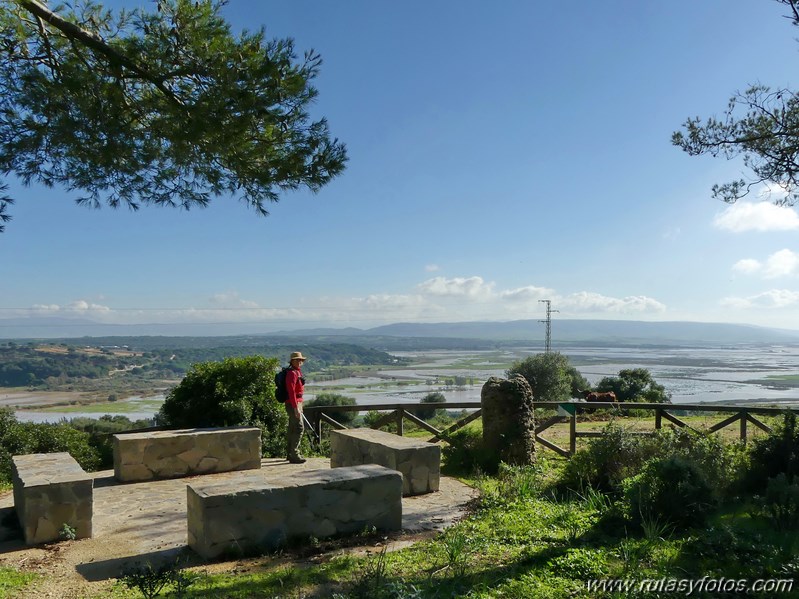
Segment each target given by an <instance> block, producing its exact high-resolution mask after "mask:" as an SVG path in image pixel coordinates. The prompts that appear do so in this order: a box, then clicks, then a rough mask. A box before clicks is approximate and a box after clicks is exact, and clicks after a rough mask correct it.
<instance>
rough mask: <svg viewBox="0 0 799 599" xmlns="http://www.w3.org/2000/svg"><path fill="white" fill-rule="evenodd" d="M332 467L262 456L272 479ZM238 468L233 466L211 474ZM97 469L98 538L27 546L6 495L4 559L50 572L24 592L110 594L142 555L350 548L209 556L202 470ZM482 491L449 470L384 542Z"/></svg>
mask: <svg viewBox="0 0 799 599" xmlns="http://www.w3.org/2000/svg"><path fill="white" fill-rule="evenodd" d="M329 467H330V462H329V460H327V459H324V458H311V459H309V460H308V462H307V463H305V464H302V465H291V464H289V463H288V462H286V461H285V460H279V459H266V460H263V462H262V468H261V472H262V473H263V474H264V476H265V477H266V478H267V479H268V478H269V477H270V476H273V475H276V476H283V475H285V474H289V473H291V472H292V471H295V470H297V469H314V468H329ZM235 475H236V473H234V472H229V473H223V474H212V475H206V476H205V477H203V478H208V477H215V478H225V477H230V476H235ZM92 476H93V477H94V514H93V518H92V526H93V538H91V539H81V540H77V541H64V542H61V543H53V544H50V545H45V546H39V547H26V546H25V545H24V543H23V542H22V540H21V538H20V531H19V528H18V527H16V526H15V524H16V518H15V514H14V512H13V503H14V501H13V496H12V495H11V493H10V492H9V493H6V494H5V495H3V496H0V565H3V566H11V567H14V568H18V569H20V570H24V571H33V572H37V573H40V574H43V575H44V579H43V580H42V581H41V582H39V583H37V584H36V585H35V586H34V587H31V589H30V590H28V591H27V592H26V593H27V594H26V595H24V596H27V597H37V598H38V597H42V598H49V597H52V598H59V599H60V598H65V599H72V598H78V597H102V596H103V595H104V593H105V592H106V591H107V589H108V587H109V586H110V585H111V584H113V582H114V580H115V578H116V577H117V576H119V574H120V573H121V572H122V571H123V570H124V569H125V568H126V567H130V566H132V565H133V564H134V563H136V562H147V561H149V562H151V563H153V564H159V563H164V562H165V561H174V560H175V559H176V558H177V557H178V556H179V555H184V556H185V557H186V559H188V563H189V565H192V566H195V567H196V568H197V569H199V570H203V571H207V572H212V573H214V572H223V571H224V572H232V571H244V570H248V569H253V568H261V567H263V566H264V563H265V562H267V563H268V562H269V560H272V559H280V560H281V563H286V561H287V559H289V560H290V559H295V560H297V561H298V562H304V561H307V560H308V559H309V558H312V559H314V560H318V559H325V558H326V557H329V556H330V555H332V554H333V553H335V552H337V551H341V550H342V549H341V547H340V544H339V545H336V544H334V543H331V544H330V545H329V546H324V544H323V546H322V547H321V548H318V549H315V550H314V552H315V553H316V554H317V555H313V556H311V555H310V554H308V553H307V551H305V550H303V549H298V550H296V551H295V552H294V554H293V555H292V554H289V555H284V556H282V557H280V558H264V557H261V558H253V559H249V560H234V561H220V562H215V563H210V564H209V563H206V562H204V561H203V560H202V559H201V558H199V556H197V555H196V554H194V552H192V551H191V550H190V549H188V546H187V533H186V483H187V482H190V481H191V480H192V479H196V478H197V477H189V478H182V479H174V480H165V481H153V482H145V483H128V484H120V483H117V482H116V481H115V480H114V478H113V471H103V472H96V473H93V474H92ZM476 496H477V492H476V491H475V490H474V489H472V488H471V487H468V486H467V485H464V484H463V483H460V482H459V481H457V480H455V479H451V478H447V477H442V478H441V486H440V490H439V491H438V492H436V493H428V494H427V495H419V496H416V497H406V498H403V501H402V509H403V519H402V524H403V530H402V531H401V532H398V533H394V534H391V535H389V536H387V537H385V540H380V539H383V537H376V538H375V539H378V542H379V543H380V544H381V546H382V545H384V544H386V545H388V547H389V549H390V550H394V549H399V548H402V547H405V546H407V545H409V544H412V543H414V542H418V541H419V540H420V539H424V538H429V537H430V536H432V535H435V534H437V532H438V531H440V530H443V529H444V528H446V527H447V526H450V525H451V524H453V523H454V522H455V521H457V520H458V519H460V518H461V517H463V516H464V515H465V514H466V511H467V506H468V504H469V503H470V502H471V501H472V500H473V499H474V498H475V497H476ZM375 539H364V540H363V543H365V545H363V546H358V547H348V548H346V551H352V552H356V553H359V552H360V553H364V552H367V551H369V550H372V551H374V550H375V549H374V547H375ZM378 550H379V549H378ZM320 552H321V554H320Z"/></svg>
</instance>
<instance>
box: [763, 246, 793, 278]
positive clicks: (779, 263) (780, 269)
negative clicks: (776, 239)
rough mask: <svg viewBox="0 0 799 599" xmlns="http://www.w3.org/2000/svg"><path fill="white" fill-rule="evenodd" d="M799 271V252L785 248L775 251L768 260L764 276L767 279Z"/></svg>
mask: <svg viewBox="0 0 799 599" xmlns="http://www.w3.org/2000/svg"><path fill="white" fill-rule="evenodd" d="M797 271H799V254H797V253H795V252H792V251H791V250H788V249H785V250H780V251H779V252H774V253H773V254H771V256H769V257H768V260H766V267H765V272H764V276H765V277H766V278H767V279H776V278H777V277H785V276H789V275H793V274H796V272H797Z"/></svg>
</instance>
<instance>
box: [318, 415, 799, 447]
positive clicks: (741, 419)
mask: <svg viewBox="0 0 799 599" xmlns="http://www.w3.org/2000/svg"><path fill="white" fill-rule="evenodd" d="M534 407H535V408H536V409H539V408H544V409H550V410H558V408H560V410H558V411H559V412H560V414H559V415H557V416H551V417H549V418H546V419H545V420H543V421H542V422H540V423H538V424H536V427H535V439H536V442H537V443H539V444H540V445H541V446H542V447H546V448H547V449H551V450H552V451H554V452H556V453H558V454H560V455H562V456H565V457H570V456H572V455H574V452H575V451H576V450H577V439H578V438H591V437H600V436H601V435H602V433H601V432H596V431H578V430H577V420H578V417H579V416H581V415H585V414H590V413H593V412H595V411H596V410H597V409H600V408H602V409H607V410H610V412H611V413H615V414H619V415H624V413H625V412H626V411H627V410H646V411H652V412H654V414H655V430H658V429H660V428H662V427H663V421H664V420H666V421H668V422H670V423H672V424H674V425H676V426H679V427H683V428H687V429H690V430H692V431H694V432H696V433H698V434H706V433H707V434H709V433H714V432H717V431H719V430H721V429H723V428H726V427H728V426H734V425H735V424H738V427H739V437H740V439H741V441H743V442H744V443H745V442H746V441H747V436H748V431H749V427H748V425H749V424H752V425H754V426H756V427H757V428H759V429H761V430H764V431H766V432H771V430H772V429H771V427H770V426H768V425H767V424H765V423H764V422H762V421H761V420H759V419H758V418H756V416H779V415H781V414H785V413H786V412H790V411H793V412H797V411H799V408H797V409H791V408H759V407H746V406H731V405H717V404H662V403H623V404H616V403H604V402H592V403H586V402H574V403H563V402H556V401H537V402H535V403H534ZM437 409H445V410H452V409H467V410H468V409H471V410H474V411H473V412H471V413H470V414H469V415H467V416H465V417H463V418H461V419H459V420H458V421H457V422H455V423H454V424H452V425H451V426H449V427H448V428H446V429H444V430H439V429H437V428H435V427H434V426H432V425H430V424H428V423H427V422H425V421H424V420H422V419H421V418H419V417H418V416H416V415H415V414H414V413H413V412H415V411H418V410H437ZM371 410H377V411H380V412H386V413H385V414H383V415H382V416H381V417H380V418H379V419H378V420H377V421H375V422H374V423H372V425H371V426H372V428H379V427H381V426H384V425H386V424H389V423H392V422H393V423H394V424H395V425H396V429H397V434H399V435H402V434H403V432H404V430H403V428H404V427H403V423H404V421H405V420H408V421H410V422H413V423H414V424H416V425H417V426H419V427H420V428H422V429H424V430H426V431H428V432H430V433H432V434H433V437H431V438H430V439H429V441H430V442H431V443H435V442H437V441H440V440H442V439H443V440H449V438H450V435H451V434H452V433H453V432H455V431H456V430H458V429H460V428H463V427H464V426H466V425H467V424H469V423H470V422H472V421H473V420H476V419H477V418H480V416H481V415H482V411H481V409H480V402H479V401H476V402H475V401H472V402H446V403H443V402H442V403H424V404H407V403H405V404H379V405H370V406H360V405H358V406H335V407H332V406H309V407H307V408H305V414H306V416H307V417H308V419H309V422H310V423H311V425H312V427H313V430H314V434H315V437H316V438H317V439H320V438H321V436H322V423H325V424H327V425H328V426H331V427H333V428H336V429H344V428H347V427H346V426H344V425H343V424H341V423H339V422H336V421H335V420H334V419H333V418H331V417H330V416H328V415H327V414H326V412H366V411H371ZM676 412H680V413H683V412H691V413H693V412H700V413H701V412H709V413H716V414H722V415H723V414H730V415H729V416H727V417H725V418H724V419H722V420H720V421H719V422H717V423H715V424H713V425H712V426H711V427H710V428H708V429H707V430H705V431H700V430H697V429H695V428H693V427H692V426H690V425H689V424H688V423H686V422H685V421H683V420H681V419H680V418H679V417H678V416H677V415H676V414H675V413H676ZM563 422H568V423H569V448H568V449H565V448H563V447H559V446H558V445H556V444H555V443H553V442H552V441H550V440H549V439H546V438H544V437H542V436H541V433H543V432H544V431H545V430H547V429H548V428H550V427H552V426H554V425H555V424H558V423H563ZM633 434H639V435H652V434H654V431H652V432H646V431H640V432H636V433H633Z"/></svg>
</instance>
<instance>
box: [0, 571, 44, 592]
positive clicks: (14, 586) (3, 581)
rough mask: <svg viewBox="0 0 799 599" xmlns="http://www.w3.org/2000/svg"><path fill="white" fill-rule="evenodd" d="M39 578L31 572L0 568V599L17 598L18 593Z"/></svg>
mask: <svg viewBox="0 0 799 599" xmlns="http://www.w3.org/2000/svg"><path fill="white" fill-rule="evenodd" d="M38 578H40V576H39V575H38V574H34V573H32V572H20V571H19V570H15V569H14V568H6V567H0V598H4V597H14V596H17V594H18V593H19V591H21V590H22V589H24V588H25V587H26V586H28V585H29V584H31V583H32V582H34V581H35V580H37V579H38Z"/></svg>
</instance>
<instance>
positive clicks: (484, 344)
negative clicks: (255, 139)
mask: <svg viewBox="0 0 799 599" xmlns="http://www.w3.org/2000/svg"><path fill="white" fill-rule="evenodd" d="M143 335H150V336H175V337H194V338H209V339H210V338H214V337H219V336H242V335H244V336H247V337H266V338H275V339H280V341H281V342H283V343H287V344H291V340H292V339H296V340H304V342H306V343H308V342H311V341H312V340H314V341H329V342H335V343H355V344H358V345H364V346H368V347H376V348H381V349H394V350H399V349H407V350H412V349H435V348H450V349H481V348H488V347H494V346H496V345H533V346H536V345H543V343H544V325H543V324H542V323H541V322H540V321H538V320H513V321H506V322H451V323H443V322H442V323H411V322H405V323H395V324H389V325H384V326H379V327H374V328H370V329H357V328H353V327H348V328H340V329H336V328H332V327H315V328H308V329H299V330H281V331H277V332H275V331H269V330H268V328H267V326H266V325H263V324H258V325H253V324H247V323H236V324H222V323H214V324H209V325H202V324H197V325H188V324H145V325H107V324H99V323H95V322H91V321H88V320H81V321H78V320H69V319H64V318H61V319H55V318H52V319H49V318H39V319H15V320H10V319H6V320H2V319H0V339H53V338H58V339H75V338H80V337H120V336H126V337H133V336H143ZM211 343H212V344H213V343H214V342H211ZM775 343H776V344H779V343H799V331H795V330H787V329H774V328H768V327H759V326H753V325H741V324H724V323H707V322H645V321H634V320H566V319H564V320H553V321H552V345H553V347H554V348H558V347H569V346H574V345H743V344H775Z"/></svg>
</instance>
